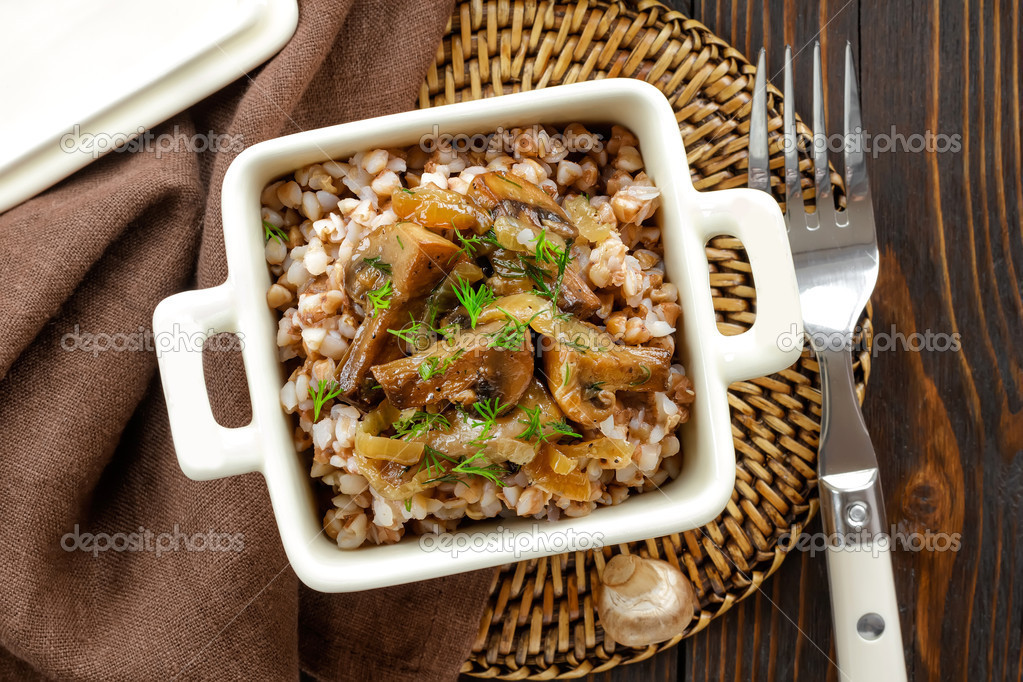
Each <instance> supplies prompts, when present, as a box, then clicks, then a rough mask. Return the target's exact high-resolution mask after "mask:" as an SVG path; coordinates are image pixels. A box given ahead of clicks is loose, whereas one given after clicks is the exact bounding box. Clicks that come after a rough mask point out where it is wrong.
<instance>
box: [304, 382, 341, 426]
mask: <svg viewBox="0 0 1023 682" xmlns="http://www.w3.org/2000/svg"><path fill="white" fill-rule="evenodd" d="M339 395H341V385H340V384H338V383H337V382H336V381H326V380H325V379H320V380H319V381H318V382H317V384H316V388H315V389H313V387H312V386H309V397H310V398H312V399H313V421H314V422H315V421H319V419H320V410H322V409H323V404H324V403H326V402H327V401H328V400H333V399H334V398H336V397H338V396H339Z"/></svg>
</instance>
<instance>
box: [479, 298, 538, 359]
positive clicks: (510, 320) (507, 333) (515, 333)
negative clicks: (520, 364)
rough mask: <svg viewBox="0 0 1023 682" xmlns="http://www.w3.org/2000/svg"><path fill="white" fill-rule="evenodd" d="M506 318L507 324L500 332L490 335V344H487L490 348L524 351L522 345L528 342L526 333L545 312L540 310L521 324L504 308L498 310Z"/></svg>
mask: <svg viewBox="0 0 1023 682" xmlns="http://www.w3.org/2000/svg"><path fill="white" fill-rule="evenodd" d="M498 310H500V311H501V312H502V313H504V316H505V317H506V318H507V322H505V323H504V326H503V327H501V328H500V329H499V330H497V331H496V332H494V333H493V334H491V335H490V337H491V338H490V343H489V344H487V347H488V348H503V349H504V350H511V351H516V350H522V345H523V344H524V343H525V341H526V333H527V331H528V330H529V325H530V323H531V322H532V321H533V320H535V319H536V317H537V315H540V314H541V313H542V312H543V311H542V310H539V311H537V312H535V313H533V316H532V317H530V318H529V319H528V320H526V321H525V322H519V321H518V320H517V319H515V318H514V317H513V316H512V314H511V313H509V312H508V311H507V310H504V309H503V308H498Z"/></svg>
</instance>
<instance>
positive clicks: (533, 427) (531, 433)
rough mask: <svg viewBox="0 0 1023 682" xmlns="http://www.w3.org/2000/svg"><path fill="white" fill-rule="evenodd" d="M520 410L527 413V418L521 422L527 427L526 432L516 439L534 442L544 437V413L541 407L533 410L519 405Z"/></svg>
mask: <svg viewBox="0 0 1023 682" xmlns="http://www.w3.org/2000/svg"><path fill="white" fill-rule="evenodd" d="M519 409H520V410H522V411H523V412H525V413H526V418H525V419H520V420H519V422H520V423H522V424H525V425H526V430H525V431H523V432H522V433H520V434H519V435H517V436H515V437H516V438H521V439H522V440H533V439H534V438H537V437H539V436H541V435H543V434H542V432H541V431H542V429H543V425H542V421H543V420H542V419H541V417H540V415H541V413H542V412H543V408H541V407H540V406H539V405H537V406H536V407H532V408H529V407H523V406H522V405H519Z"/></svg>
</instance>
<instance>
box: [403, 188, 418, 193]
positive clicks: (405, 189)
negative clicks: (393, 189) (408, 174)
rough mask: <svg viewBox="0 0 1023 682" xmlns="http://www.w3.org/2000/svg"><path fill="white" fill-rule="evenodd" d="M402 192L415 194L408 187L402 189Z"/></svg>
mask: <svg viewBox="0 0 1023 682" xmlns="http://www.w3.org/2000/svg"><path fill="white" fill-rule="evenodd" d="M401 191H402V192H404V193H405V194H415V192H413V191H412V190H410V189H409V188H408V187H402V188H401Z"/></svg>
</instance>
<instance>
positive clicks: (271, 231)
mask: <svg viewBox="0 0 1023 682" xmlns="http://www.w3.org/2000/svg"><path fill="white" fill-rule="evenodd" d="M263 238H264V240H265V241H270V240H271V239H276V240H277V241H279V242H280V243H281V244H283V243H285V242H286V241H288V233H287V232H286V231H285V230H284V228H283V227H277V226H276V225H274V224H273V223H271V222H270V221H269V220H264V221H263Z"/></svg>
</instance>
